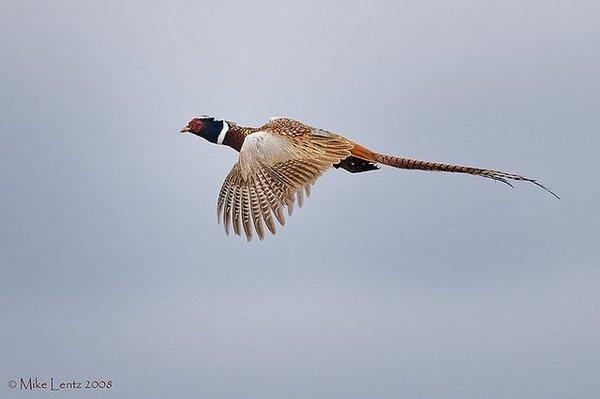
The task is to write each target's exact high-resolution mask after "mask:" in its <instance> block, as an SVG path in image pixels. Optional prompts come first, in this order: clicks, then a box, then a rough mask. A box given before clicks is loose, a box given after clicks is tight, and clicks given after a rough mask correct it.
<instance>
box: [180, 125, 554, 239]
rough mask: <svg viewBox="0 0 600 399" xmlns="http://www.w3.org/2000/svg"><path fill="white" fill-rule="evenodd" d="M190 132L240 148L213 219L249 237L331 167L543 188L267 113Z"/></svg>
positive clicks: (290, 206)
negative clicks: (257, 123) (252, 122)
mask: <svg viewBox="0 0 600 399" xmlns="http://www.w3.org/2000/svg"><path fill="white" fill-rule="evenodd" d="M188 132H189V133H192V134H194V135H196V136H199V137H202V138H204V139H206V140H208V141H210V142H211V143H214V144H220V145H226V146H229V147H231V148H233V149H234V150H236V151H238V152H239V154H240V155H239V160H238V162H236V163H235V165H234V166H233V169H231V171H230V172H229V174H228V175H227V177H226V178H225V182H224V183H223V186H222V187H221V191H220V192H219V197H218V200H217V218H218V222H219V223H221V222H223V225H224V227H225V233H226V234H227V235H229V232H230V229H231V228H233V232H234V233H235V234H236V235H241V234H242V230H243V233H244V235H245V236H246V239H247V240H248V241H250V240H251V239H252V237H253V235H254V232H256V235H257V236H258V238H259V239H261V240H262V239H263V238H264V236H265V226H266V229H267V230H268V231H270V232H271V233H272V234H275V231H276V228H275V224H276V223H275V221H277V222H279V224H281V225H282V226H283V225H284V224H285V217H284V212H283V208H287V211H288V215H291V214H292V210H293V209H294V203H295V202H296V201H297V203H298V206H302V204H303V202H304V197H305V196H306V197H308V196H310V190H311V186H312V184H314V183H315V181H316V180H317V179H318V178H319V177H320V176H321V175H322V174H323V172H325V171H326V170H328V169H330V168H331V167H334V168H342V169H345V170H347V171H348V172H351V173H361V172H367V171H371V170H377V169H379V167H378V165H377V164H382V165H387V166H393V167H395V168H400V169H418V170H426V171H441V172H453V173H465V174H470V175H475V176H480V177H486V178H489V179H493V180H497V181H500V182H502V183H505V184H508V185H509V186H511V187H513V186H512V184H511V182H510V180H516V181H525V182H529V183H533V184H535V185H536V186H538V187H540V188H542V189H544V190H546V191H547V192H549V193H550V194H552V195H553V196H555V197H556V198H559V197H558V196H557V195H556V194H555V193H554V192H552V191H551V190H550V189H548V188H546V187H544V186H543V185H542V184H540V183H538V182H537V181H536V180H534V179H530V178H527V177H523V176H520V175H517V174H513V173H506V172H501V171H498V170H493V169H485V168H475V167H470V166H460V165H449V164H443V163H438V162H429V161H420V160H416V159H410V158H404V157H396V156H391V155H384V154H380V153H377V152H375V151H372V150H370V149H368V148H365V147H363V146H361V145H360V144H357V143H355V142H354V141H352V140H349V139H347V138H345V137H342V136H340V135H338V134H335V133H332V132H329V131H327V130H324V129H320V128H315V127H312V126H309V125H307V124H304V123H302V122H299V121H296V120H293V119H289V118H285V117H276V118H271V119H270V120H269V121H268V122H267V123H266V124H264V125H263V126H261V127H245V126H238V125H237V124H235V123H234V122H230V121H226V120H218V119H215V118H214V117H210V116H201V117H197V118H194V119H192V120H191V121H190V122H189V123H188V124H187V126H186V127H184V128H183V129H181V131H180V133H188Z"/></svg>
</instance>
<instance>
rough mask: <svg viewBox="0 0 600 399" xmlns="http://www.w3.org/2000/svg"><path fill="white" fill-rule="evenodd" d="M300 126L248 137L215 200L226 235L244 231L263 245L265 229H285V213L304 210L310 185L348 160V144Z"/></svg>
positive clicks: (268, 128) (269, 129) (279, 127)
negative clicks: (276, 222)
mask: <svg viewBox="0 0 600 399" xmlns="http://www.w3.org/2000/svg"><path fill="white" fill-rule="evenodd" d="M286 121H287V122H286ZM282 123H287V127H288V128H289V129H286V128H285V127H286V126H282V125H281V124H282ZM296 123H298V124H300V122H296V121H292V120H289V119H277V120H273V121H271V122H270V123H269V124H267V125H265V126H264V129H263V130H261V131H258V132H255V133H252V134H250V135H249V136H247V137H246V139H245V141H244V144H243V145H242V148H241V150H240V157H239V161H238V162H237V163H236V164H235V165H234V166H233V169H232V170H231V172H229V175H228V176H227V178H226V179H225V182H224V183H223V186H222V187H221V191H220V193H219V198H218V201H217V216H218V219H219V222H220V221H221V220H222V221H223V224H224V227H225V232H226V233H227V234H229V231H230V228H231V227H233V231H234V233H235V234H237V235H241V231H242V229H243V231H244V234H245V236H246V238H247V239H248V241H250V240H251V239H252V236H253V234H254V231H256V233H257V235H258V237H259V238H260V239H261V240H262V239H263V238H264V235H265V228H264V226H265V225H266V227H267V229H268V230H269V231H270V232H271V233H272V234H275V219H276V220H277V221H278V222H279V223H280V224H281V225H284V224H285V217H284V215H283V208H284V207H287V209H288V213H289V214H290V215H291V214H292V210H293V206H294V202H295V201H296V200H297V201H298V205H299V206H302V203H303V199H304V195H305V194H306V196H309V195H310V186H311V185H312V184H313V183H314V182H315V181H316V180H317V179H318V178H319V176H321V175H322V174H323V172H324V171H326V170H327V169H329V168H330V167H331V166H332V165H334V164H336V163H338V162H339V161H340V160H342V159H344V158H346V157H348V156H349V155H350V149H351V148H352V147H353V144H352V143H351V142H350V141H348V140H346V139H344V138H343V137H340V136H337V135H334V134H332V133H329V132H326V131H322V130H319V129H313V128H311V127H309V126H306V125H303V124H300V125H301V126H299V125H298V126H297V125H295V124H296ZM272 124H278V125H277V126H272Z"/></svg>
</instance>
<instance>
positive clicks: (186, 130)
mask: <svg viewBox="0 0 600 399" xmlns="http://www.w3.org/2000/svg"><path fill="white" fill-rule="evenodd" d="M189 131H190V128H189V127H187V126H186V127H184V128H183V129H181V130H180V131H179V133H180V134H183V133H187V132H189Z"/></svg>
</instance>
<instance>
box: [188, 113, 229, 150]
mask: <svg viewBox="0 0 600 399" xmlns="http://www.w3.org/2000/svg"><path fill="white" fill-rule="evenodd" d="M227 130H229V125H228V124H227V122H225V121H222V120H215V118H213V117H212V116H206V115H202V116H199V117H197V118H194V119H192V120H191V121H190V122H189V123H188V124H187V126H186V127H184V128H183V129H181V130H180V131H179V133H192V134H195V135H196V136H198V137H202V138H204V139H206V140H208V141H210V142H211V143H215V144H221V143H222V142H223V138H224V136H225V133H226V132H227ZM219 140H220V142H219Z"/></svg>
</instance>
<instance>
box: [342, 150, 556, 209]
mask: <svg viewBox="0 0 600 399" xmlns="http://www.w3.org/2000/svg"><path fill="white" fill-rule="evenodd" d="M351 152H352V155H354V156H357V157H359V158H362V159H366V160H368V161H371V162H376V163H380V164H383V165H388V166H393V167H395V168H400V169H416V170H428V171H439V172H451V173H465V174H469V175H474V176H481V177H486V178H488V179H493V180H497V181H500V182H502V183H505V184H508V185H509V186H511V187H513V188H514V186H513V185H512V184H511V182H510V181H509V180H515V181H525V182H529V183H533V184H535V185H536V186H538V187H540V188H541V189H543V190H545V191H547V192H548V193H550V194H552V195H553V196H554V197H556V198H557V199H560V197H559V196H558V195H556V193H554V192H553V191H552V190H550V189H549V188H547V187H545V186H543V185H542V184H540V183H538V182H537V181H536V180H535V179H530V178H528V177H524V176H521V175H517V174H514V173H506V172H501V171H499V170H493V169H485V168H474V167H471V166H461V165H450V164H445V163H438V162H429V161H420V160H417V159H410V158H403V157H395V156H392V155H384V154H379V153H376V152H374V151H371V150H369V149H367V148H365V147H362V146H360V145H355V147H354V148H353V149H352V150H351Z"/></svg>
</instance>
